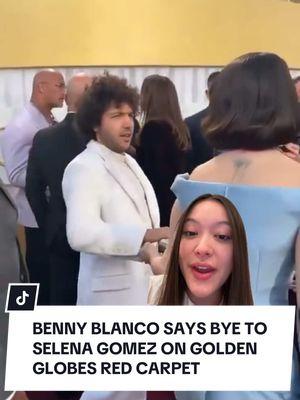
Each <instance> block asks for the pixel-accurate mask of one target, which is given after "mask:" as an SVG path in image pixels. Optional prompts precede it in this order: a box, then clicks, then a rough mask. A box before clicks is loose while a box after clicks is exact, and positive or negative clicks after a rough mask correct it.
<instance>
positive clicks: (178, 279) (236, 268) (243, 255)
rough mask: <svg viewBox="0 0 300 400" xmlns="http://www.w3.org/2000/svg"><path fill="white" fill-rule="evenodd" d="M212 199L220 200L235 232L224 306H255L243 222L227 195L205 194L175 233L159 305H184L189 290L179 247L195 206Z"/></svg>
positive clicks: (198, 199) (180, 223) (188, 212)
mask: <svg viewBox="0 0 300 400" xmlns="http://www.w3.org/2000/svg"><path fill="white" fill-rule="evenodd" d="M205 200H213V201H216V202H218V203H220V204H221V205H222V206H223V207H224V209H225V211H226V213H227V216H228V220H229V223H230V227H231V231H232V242H233V260H232V263H233V267H232V272H231V274H230V276H229V278H228V279H227V281H226V282H225V284H224V285H223V304H224V305H252V304H253V298H252V292H251V286H250V275H249V265H248V251H247V239H246V233H245V228H244V224H243V221H242V219H241V216H240V214H239V213H238V211H237V209H236V208H235V206H234V205H233V204H232V203H231V201H230V200H228V199H227V198H226V197H224V196H220V195H212V194H206V195H203V196H200V197H198V198H197V199H196V200H195V201H193V202H192V203H191V204H190V206H189V207H188V208H187V210H186V211H185V212H184V213H183V214H182V216H181V218H180V220H179V222H178V227H177V230H176V234H175V240H174V244H173V247H172V251H171V256H170V261H169V265H168V268H167V274H166V276H165V278H164V282H163V286H162V291H161V294H160V298H159V300H158V304H159V305H181V304H183V299H184V295H185V293H186V282H185V280H184V277H183V275H182V272H181V269H180V266H179V247H180V242H181V237H182V232H183V229H184V224H185V221H186V219H187V217H188V216H189V214H190V213H191V211H192V209H193V208H194V207H196V206H197V205H198V204H199V203H200V202H202V201H205Z"/></svg>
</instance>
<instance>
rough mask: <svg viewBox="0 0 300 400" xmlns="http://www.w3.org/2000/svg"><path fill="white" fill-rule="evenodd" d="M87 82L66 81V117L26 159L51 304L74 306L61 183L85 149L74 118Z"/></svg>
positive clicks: (74, 272) (75, 256) (73, 257)
mask: <svg viewBox="0 0 300 400" xmlns="http://www.w3.org/2000/svg"><path fill="white" fill-rule="evenodd" d="M91 82H92V78H91V77H90V76H87V75H86V74H78V75H75V76H74V77H72V78H71V79H70V81H69V83H68V85H67V93H66V103H67V105H68V114H67V116H66V117H65V119H64V120H63V121H62V122H61V123H59V124H56V125H55V126H52V127H49V128H46V129H42V130H40V131H39V132H38V133H37V134H36V135H35V137H34V140H33V144H32V148H31V151H30V155H29V160H28V169H27V178H26V195H27V198H28V201H29V203H30V206H31V208H32V211H33V213H34V215H35V218H36V220H37V223H38V226H39V228H40V229H41V232H42V234H43V235H44V240H45V242H46V245H47V248H48V249H49V262H50V282H49V285H50V304H51V305H72V304H76V297H77V277H78V269H79V253H77V252H75V251H73V250H72V249H71V248H70V246H69V244H68V242H67V237H66V207H65V203H64V200H63V195H62V188H61V183H62V178H63V174H64V170H65V168H66V166H67V165H68V164H69V162H70V161H71V160H72V159H73V158H74V157H76V156H77V155H78V154H79V153H81V152H82V151H83V150H84V149H85V147H86V141H85V139H84V137H83V136H81V134H80V133H79V132H78V131H77V129H76V124H75V120H74V119H75V118H74V117H75V113H76V110H77V107H78V105H79V101H80V99H81V97H82V95H83V94H84V92H85V90H86V88H87V87H88V86H89V85H90V84H91Z"/></svg>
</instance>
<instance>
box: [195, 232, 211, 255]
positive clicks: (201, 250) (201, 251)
mask: <svg viewBox="0 0 300 400" xmlns="http://www.w3.org/2000/svg"><path fill="white" fill-rule="evenodd" d="M194 252H195V254H197V256H199V257H207V256H210V255H211V254H212V252H213V249H212V246H211V242H210V239H209V237H208V236H206V235H203V236H201V237H199V239H198V240H197V244H196V246H195V249H194Z"/></svg>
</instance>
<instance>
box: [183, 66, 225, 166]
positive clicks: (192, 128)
mask: <svg viewBox="0 0 300 400" xmlns="http://www.w3.org/2000/svg"><path fill="white" fill-rule="evenodd" d="M219 73H220V72H218V71H216V72H212V73H211V74H210V75H209V77H208V79H207V90H206V95H207V97H208V100H209V93H210V90H211V87H212V83H213V81H214V79H215V78H216V77H217V76H218V75H219ZM207 114H208V107H206V108H205V109H204V110H202V111H200V112H198V113H196V114H194V115H191V116H190V117H188V118H186V119H185V123H186V124H187V126H188V129H189V132H190V135H191V144H192V147H191V150H190V151H189V154H188V172H191V171H193V169H194V168H196V167H197V166H198V165H200V164H203V163H205V162H206V161H208V160H210V159H211V158H212V157H213V156H214V150H213V148H212V147H211V146H210V145H209V144H208V142H207V141H206V139H205V137H204V135H203V131H202V127H201V123H202V121H203V119H204V118H205V117H206V116H207Z"/></svg>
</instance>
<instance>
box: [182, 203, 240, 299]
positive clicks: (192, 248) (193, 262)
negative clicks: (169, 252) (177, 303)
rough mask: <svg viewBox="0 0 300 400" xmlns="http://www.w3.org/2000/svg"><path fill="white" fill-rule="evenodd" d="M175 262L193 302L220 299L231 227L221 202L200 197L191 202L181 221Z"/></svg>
mask: <svg viewBox="0 0 300 400" xmlns="http://www.w3.org/2000/svg"><path fill="white" fill-rule="evenodd" d="M179 265H180V269H181V272H182V274H183V276H184V279H185V281H186V285H187V294H188V296H189V298H190V299H191V300H192V302H193V303H194V304H199V305H200V304H201V305H217V304H219V303H220V301H221V299H222V286H223V284H224V283H225V282H226V280H227V279H228V277H229V275H230V273H231V271H232V265H233V244H232V237H231V227H230V224H229V220H228V217H227V213H226V211H225V209H224V207H223V206H222V204H220V203H219V202H217V201H215V200H203V201H201V202H200V203H198V204H196V205H195V206H194V208H193V209H192V211H191V212H190V214H189V215H188V217H187V219H186V221H185V223H184V227H183V231H182V236H181V241H180V247H179Z"/></svg>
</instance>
